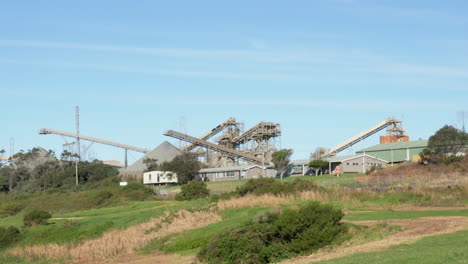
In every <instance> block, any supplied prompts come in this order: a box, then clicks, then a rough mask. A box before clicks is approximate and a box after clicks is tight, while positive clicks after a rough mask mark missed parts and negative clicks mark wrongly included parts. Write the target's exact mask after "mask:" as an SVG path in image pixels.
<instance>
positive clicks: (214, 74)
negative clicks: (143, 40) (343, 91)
mask: <svg viewBox="0 0 468 264" xmlns="http://www.w3.org/2000/svg"><path fill="white" fill-rule="evenodd" d="M0 63H11V64H19V65H37V66H52V67H59V68H75V69H88V70H98V71H112V72H125V73H139V74H155V75H168V76H179V77H203V78H221V79H242V80H277V81H295V80H303V79H305V78H307V77H305V76H301V75H294V74H269V73H264V74H262V73H247V72H220V71H193V70H182V69H167V68H156V67H123V66H115V65H106V64H86V63H66V62H58V61H21V60H5V59H0Z"/></svg>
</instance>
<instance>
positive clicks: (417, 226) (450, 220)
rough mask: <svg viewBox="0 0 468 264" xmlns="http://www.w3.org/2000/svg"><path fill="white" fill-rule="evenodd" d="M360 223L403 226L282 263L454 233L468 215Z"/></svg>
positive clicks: (466, 225)
mask: <svg viewBox="0 0 468 264" xmlns="http://www.w3.org/2000/svg"><path fill="white" fill-rule="evenodd" d="M353 223H354V224H359V225H367V226H370V225H375V224H378V223H387V224H389V225H398V226H401V227H402V228H403V229H404V230H403V231H402V232H399V233H396V234H394V235H390V236H388V237H386V238H384V239H382V240H379V241H372V242H369V243H365V244H362V245H357V246H352V247H347V248H338V249H333V250H327V251H319V252H317V253H315V254H313V255H310V256H303V257H297V258H294V259H290V260H286V261H283V262H281V263H282V264H287V263H288V264H293V263H294V264H300V263H311V262H318V261H324V260H329V259H335V258H341V257H344V256H348V255H351V254H354V253H358V252H373V251H382V250H387V249H388V248H389V247H391V246H394V245H399V244H403V243H413V242H415V241H416V240H418V239H421V238H423V237H427V236H433V235H441V234H448V233H453V232H457V231H461V230H467V229H468V217H461V216H452V217H441V216H437V217H423V218H416V219H404V220H384V221H357V222H353Z"/></svg>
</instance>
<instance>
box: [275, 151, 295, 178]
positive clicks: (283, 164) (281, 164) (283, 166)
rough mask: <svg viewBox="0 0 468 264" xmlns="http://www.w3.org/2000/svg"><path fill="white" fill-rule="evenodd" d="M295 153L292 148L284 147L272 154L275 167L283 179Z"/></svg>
mask: <svg viewBox="0 0 468 264" xmlns="http://www.w3.org/2000/svg"><path fill="white" fill-rule="evenodd" d="M292 154H293V150H292V149H282V150H278V151H275V152H273V154H272V155H271V157H272V162H273V164H275V169H276V170H278V171H279V173H280V177H281V179H283V174H284V173H285V172H286V170H287V169H288V167H289V162H290V160H291V156H292Z"/></svg>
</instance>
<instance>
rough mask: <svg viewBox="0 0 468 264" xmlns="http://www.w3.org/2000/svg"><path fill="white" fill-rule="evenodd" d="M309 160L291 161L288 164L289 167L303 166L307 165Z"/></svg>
mask: <svg viewBox="0 0 468 264" xmlns="http://www.w3.org/2000/svg"><path fill="white" fill-rule="evenodd" d="M309 163H310V160H308V159H304V160H291V162H290V163H289V164H291V165H303V164H309Z"/></svg>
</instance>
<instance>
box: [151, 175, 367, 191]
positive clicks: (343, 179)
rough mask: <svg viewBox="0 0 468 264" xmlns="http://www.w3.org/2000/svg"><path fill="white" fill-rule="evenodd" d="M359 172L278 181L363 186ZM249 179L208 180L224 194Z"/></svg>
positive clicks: (170, 188) (175, 188)
mask: <svg viewBox="0 0 468 264" xmlns="http://www.w3.org/2000/svg"><path fill="white" fill-rule="evenodd" d="M358 175H359V174H357V173H347V174H343V175H341V176H340V177H335V176H334V175H331V174H324V175H318V176H293V177H286V178H283V179H277V180H278V181H285V182H290V181H294V180H296V179H300V180H306V181H312V182H314V183H316V184H317V185H319V186H347V187H355V186H361V185H360V184H359V183H357V182H356V180H355V179H356V177H357V176H358ZM247 181H248V180H232V181H217V182H206V184H207V186H208V189H209V190H210V192H211V194H222V193H228V192H233V191H235V190H236V188H237V187H240V186H242V185H243V184H245V183H246V182H247ZM152 188H153V189H154V190H167V191H169V192H171V193H177V192H180V186H179V185H160V186H155V187H152Z"/></svg>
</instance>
